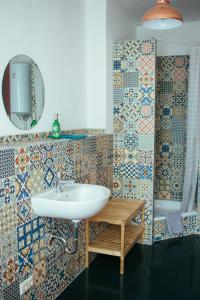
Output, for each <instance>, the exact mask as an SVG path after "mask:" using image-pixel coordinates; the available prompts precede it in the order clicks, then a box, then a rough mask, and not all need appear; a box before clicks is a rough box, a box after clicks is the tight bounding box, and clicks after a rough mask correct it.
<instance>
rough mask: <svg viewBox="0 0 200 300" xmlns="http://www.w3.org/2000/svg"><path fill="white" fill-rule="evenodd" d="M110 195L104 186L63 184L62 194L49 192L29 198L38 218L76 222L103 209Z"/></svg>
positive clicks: (54, 190)
mask: <svg viewBox="0 0 200 300" xmlns="http://www.w3.org/2000/svg"><path fill="white" fill-rule="evenodd" d="M110 195H111V193H110V190H109V189H108V188H106V187H104V186H100V185H92V184H79V183H74V184H67V183H66V184H64V185H63V186H62V192H57V191H56V189H53V190H49V191H46V192H43V193H41V194H38V195H36V196H34V197H32V198H31V202H32V207H33V210H34V211H35V213H36V214H37V215H38V216H40V217H52V218H61V219H69V220H73V221H76V220H77V221H78V220H82V219H87V218H89V217H92V216H94V215H96V214H97V213H98V212H99V211H100V210H101V209H102V208H104V207H105V205H106V203H107V201H108V199H109V197H110Z"/></svg>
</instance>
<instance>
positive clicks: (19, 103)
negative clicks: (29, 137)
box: [2, 55, 44, 130]
mask: <svg viewBox="0 0 200 300" xmlns="http://www.w3.org/2000/svg"><path fill="white" fill-rule="evenodd" d="M2 95H3V102H4V106H5V110H6V113H7V115H8V117H9V119H10V120H11V122H12V123H13V124H14V125H15V126H16V127H18V128H20V129H24V130H26V129H30V128H32V127H34V126H35V125H36V124H37V123H38V122H39V120H40V118H41V116H42V112H43V107H44V84H43V79H42V75H41V73H40V70H39V68H38V66H37V64H36V63H35V62H34V60H33V59H31V58H30V57H28V56H26V55H17V56H15V57H13V58H12V59H11V60H10V61H9V63H8V65H7V66H6V69H5V71H4V76H3V83H2Z"/></svg>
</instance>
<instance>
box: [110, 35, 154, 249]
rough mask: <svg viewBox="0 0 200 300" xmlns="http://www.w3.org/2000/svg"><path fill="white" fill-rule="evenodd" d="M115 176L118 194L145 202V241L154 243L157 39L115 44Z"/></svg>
mask: <svg viewBox="0 0 200 300" xmlns="http://www.w3.org/2000/svg"><path fill="white" fill-rule="evenodd" d="M113 56H114V62H113V69H114V83H113V86H114V179H113V193H114V195H115V196H116V197H125V198H131V199H143V200H145V201H146V213H145V241H144V242H145V243H147V244H151V243H152V222H153V213H152V211H153V177H154V176H153V174H154V118H155V42H154V41H153V40H146V41H125V42H117V43H115V44H114V54H113Z"/></svg>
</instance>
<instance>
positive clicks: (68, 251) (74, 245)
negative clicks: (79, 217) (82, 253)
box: [50, 221, 79, 254]
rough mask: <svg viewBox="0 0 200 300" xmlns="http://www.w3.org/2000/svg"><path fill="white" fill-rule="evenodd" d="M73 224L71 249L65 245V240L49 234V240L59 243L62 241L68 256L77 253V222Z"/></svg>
mask: <svg viewBox="0 0 200 300" xmlns="http://www.w3.org/2000/svg"><path fill="white" fill-rule="evenodd" d="M72 222H73V224H74V231H73V249H69V248H68V245H67V241H66V239H65V238H63V237H60V236H57V235H53V234H51V236H50V240H52V239H57V240H59V241H62V242H63V244H64V245H65V251H66V252H67V253H69V254H74V253H76V251H77V248H78V223H79V221H72Z"/></svg>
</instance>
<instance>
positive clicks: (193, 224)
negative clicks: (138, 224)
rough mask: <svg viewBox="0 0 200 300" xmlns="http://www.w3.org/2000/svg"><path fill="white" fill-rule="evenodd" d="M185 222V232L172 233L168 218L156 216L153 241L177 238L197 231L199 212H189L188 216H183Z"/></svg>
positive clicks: (183, 222)
mask: <svg viewBox="0 0 200 300" xmlns="http://www.w3.org/2000/svg"><path fill="white" fill-rule="evenodd" d="M182 224H183V229H184V230H183V233H181V234H178V235H176V234H170V233H169V230H168V226H167V223H166V219H165V218H164V217H162V218H155V219H154V225H153V233H154V234H153V241H154V242H157V241H162V240H167V239H171V238H177V237H182V236H187V235H192V234H196V233H197V213H192V214H188V215H187V216H183V217H182Z"/></svg>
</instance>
